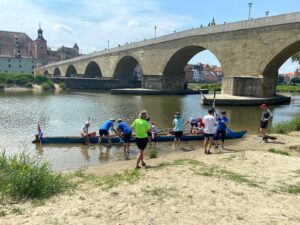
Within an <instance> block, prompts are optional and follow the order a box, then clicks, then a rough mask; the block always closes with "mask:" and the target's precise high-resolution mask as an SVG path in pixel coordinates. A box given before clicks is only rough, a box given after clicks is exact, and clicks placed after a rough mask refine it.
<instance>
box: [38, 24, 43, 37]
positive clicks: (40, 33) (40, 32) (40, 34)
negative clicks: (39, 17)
mask: <svg viewBox="0 0 300 225" xmlns="http://www.w3.org/2000/svg"><path fill="white" fill-rule="evenodd" d="M42 38H44V37H43V30H42V26H41V22H39V29H38V39H42Z"/></svg>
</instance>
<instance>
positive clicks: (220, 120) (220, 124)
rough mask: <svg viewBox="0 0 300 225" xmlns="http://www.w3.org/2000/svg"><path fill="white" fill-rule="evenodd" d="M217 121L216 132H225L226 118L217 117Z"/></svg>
mask: <svg viewBox="0 0 300 225" xmlns="http://www.w3.org/2000/svg"><path fill="white" fill-rule="evenodd" d="M217 120H218V126H217V130H221V131H225V130H226V127H227V124H228V118H227V117H223V116H221V117H218V119H217Z"/></svg>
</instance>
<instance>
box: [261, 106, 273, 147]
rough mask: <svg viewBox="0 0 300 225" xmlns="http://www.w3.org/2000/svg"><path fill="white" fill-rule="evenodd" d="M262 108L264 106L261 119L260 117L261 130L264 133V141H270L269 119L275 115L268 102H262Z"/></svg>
mask: <svg viewBox="0 0 300 225" xmlns="http://www.w3.org/2000/svg"><path fill="white" fill-rule="evenodd" d="M260 108H262V110H263V112H262V115H261V119H260V132H261V134H262V141H263V142H268V138H267V128H268V123H269V121H270V120H271V118H272V117H273V114H272V113H271V111H270V109H268V105H267V104H262V105H261V106H260Z"/></svg>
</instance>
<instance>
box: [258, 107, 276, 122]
mask: <svg viewBox="0 0 300 225" xmlns="http://www.w3.org/2000/svg"><path fill="white" fill-rule="evenodd" d="M272 116H273V114H272V113H271V111H270V109H266V110H264V111H263V112H262V115H261V118H260V120H261V121H268V120H269V119H270V118H271V117H272Z"/></svg>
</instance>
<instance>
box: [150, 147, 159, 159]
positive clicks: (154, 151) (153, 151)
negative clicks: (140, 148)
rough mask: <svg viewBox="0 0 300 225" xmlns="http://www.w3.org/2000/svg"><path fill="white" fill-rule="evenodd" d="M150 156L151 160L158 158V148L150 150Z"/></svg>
mask: <svg viewBox="0 0 300 225" xmlns="http://www.w3.org/2000/svg"><path fill="white" fill-rule="evenodd" d="M148 154H149V159H154V158H157V149H156V148H151V149H149V151H148Z"/></svg>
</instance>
